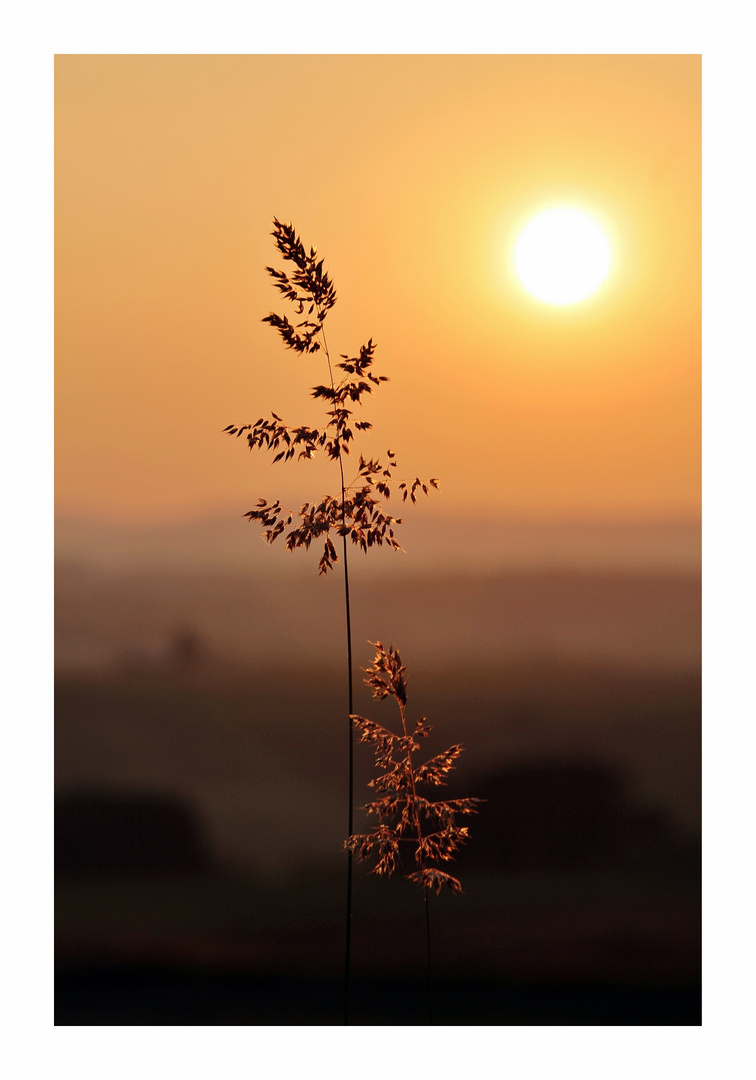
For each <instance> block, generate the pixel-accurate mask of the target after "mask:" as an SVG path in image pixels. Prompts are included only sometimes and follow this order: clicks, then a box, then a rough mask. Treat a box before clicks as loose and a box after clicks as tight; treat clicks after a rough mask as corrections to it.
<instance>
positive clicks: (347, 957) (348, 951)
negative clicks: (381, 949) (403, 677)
mask: <svg viewBox="0 0 756 1080" xmlns="http://www.w3.org/2000/svg"><path fill="white" fill-rule="evenodd" d="M318 318H319V321H320V332H321V334H322V336H323V349H324V351H325V354H326V360H327V361H328V374H329V376H330V379H331V389H332V390H333V389H334V388H335V383H334V380H333V368H332V366H331V354H330V352H329V351H328V342H327V340H326V334H325V327H324V326H323V315H322V314H321V312H320V310H318ZM339 472H340V474H341V525H342V529H343V536H342V540H343V542H344V600H345V603H346V634H347V673H348V684H349V713H348V716H347V722H348V724H349V812H348V821H349V826H348V831H347V836H351V835H352V834H353V832H354V726H353V724H352V713H353V712H354V687H353V676H352V614H351V605H350V601H349V559H348V556H347V535H346V505H345V504H346V487H345V484H344V461H343V458H342V456H341V446H340V445H339ZM352 876H353V859H352V851H351V848H350V849H349V850H348V852H347V901H346V942H345V949H344V1024H345V1025H347V1024H348V1023H349V984H350V976H351V966H352Z"/></svg>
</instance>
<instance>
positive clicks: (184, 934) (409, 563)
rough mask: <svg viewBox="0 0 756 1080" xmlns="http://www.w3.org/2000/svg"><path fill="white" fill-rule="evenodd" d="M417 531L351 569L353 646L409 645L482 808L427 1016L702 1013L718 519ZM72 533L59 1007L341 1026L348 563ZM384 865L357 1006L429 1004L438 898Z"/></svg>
mask: <svg viewBox="0 0 756 1080" xmlns="http://www.w3.org/2000/svg"><path fill="white" fill-rule="evenodd" d="M422 517H423V515H418V519H420V518H422ZM402 542H403V544H404V545H405V546H406V548H407V552H406V554H400V555H394V554H391V553H383V552H378V553H375V555H374V553H372V552H371V555H370V558H369V560H363V559H362V558H361V557H360V556H359V555H357V557H356V558H355V559H354V561H353V562H352V563H350V570H351V577H352V592H353V596H352V601H353V612H354V618H353V639H354V647H355V663H356V665H357V666H364V665H366V664H367V663H368V662H369V661H370V659H371V658H372V651H371V649H370V646H369V645H368V644H367V639H374V640H375V639H376V638H380V639H381V640H383V641H386V642H387V641H393V642H394V643H396V644H397V645H398V646H399V647H400V649H401V651H402V655H403V658H404V661H405V663H406V664H407V665H408V675H409V711H410V717H412V716H413V715H414V716H419V715H421V714H422V715H427V717H428V718H429V720H430V722H431V723H432V724H433V725H434V728H435V731H434V732H433V735H432V736H431V739H430V740H429V747H428V749H429V753H434V752H438V751H440V750H442V749H444V748H445V747H446V746H447V745H449V744H451V743H454V742H461V743H463V744H464V746H465V747H466V750H465V753H464V754H463V755H462V758H461V759H460V762H459V767H458V769H457V770H456V772H455V773H454V774H453V778H452V782H451V784H450V788H449V794H450V796H451V797H454V796H471V795H476V796H478V797H481V798H484V799H486V800H487V801H486V803H485V804H484V805H483V806H482V807H481V811H480V814H479V816H478V817H477V818H475V819H473V821H472V824H471V841H470V843H469V846H468V847H467V848H465V850H464V851H463V852H462V854H461V856H460V858H459V860H458V862H457V864H456V865H457V867H458V871H459V876H460V878H461V880H462V885H463V889H464V894H463V895H462V896H461V897H452V896H445V895H442V896H441V897H439V898H437V899H436V898H435V897H434V898H433V904H432V919H433V928H434V930H433V933H434V972H435V977H436V999H437V1022H439V1023H446V1024H643V1025H649V1024H699V1023H700V769H701V754H700V749H701V745H700V744H701V731H700V696H701V695H700V617H701V610H700V527H699V526H698V525H697V524H696V523H680V522H672V523H667V524H658V523H655V524H654V523H651V524H648V525H638V524H635V525H632V526H621V525H613V526H609V525H595V524H563V525H539V524H534V523H530V524H523V523H512V522H509V523H508V522H502V521H473V522H466V523H464V524H462V523H460V521H459V519H457V520H455V521H444V520H443V519H442V518H436V519H430V520H429V519H428V518H427V516H425V517H424V520H423V521H422V522H420V523H419V524H416V523H415V521H414V519H413V520H412V521H410V522H408V524H407V526H406V527H405V531H404V532H403V534H402ZM56 549H57V558H58V564H57V569H56V920H57V927H56V938H57V945H56V948H57V972H58V974H57V992H56V1023H58V1024H74V1025H91V1024H192V1025H197V1024H338V1023H340V1022H341V1008H342V1004H341V993H342V990H341V974H342V966H343V933H344V927H343V918H344V885H345V877H346V864H345V857H344V855H343V853H342V845H343V840H344V839H345V831H346V766H347V739H346V729H347V720H346V712H347V700H346V671H345V649H344V625H343V589H342V582H341V580H340V577H339V574H338V572H337V574H336V575H330V576H329V577H328V578H325V579H324V578H320V579H319V578H318V577H317V573H316V570H315V561H316V557H315V558H313V557H312V556H313V555H314V552H313V553H311V554H310V557H307V556H303V557H297V556H291V555H288V554H287V553H285V552H284V551H283V550H282V549H281V550H278V548H277V547H273V548H268V547H267V546H266V545H265V544H263V543H262V542H261V541H260V540H259V539H258V536H257V532H256V530H255V529H254V528H252V527H250V526H248V525H247V524H246V522H242V521H240V520H239V518H238V514H237V515H236V516H233V515H228V516H227V517H214V518H207V519H204V520H203V519H198V520H197V521H194V522H188V523H186V522H185V523H182V524H180V525H163V526H160V527H158V526H152V527H149V528H148V527H146V526H143V527H140V528H135V527H131V528H129V529H126V528H119V527H116V526H114V525H105V524H103V523H91V522H89V523H88V522H84V521H77V520H74V519H67V520H63V521H60V522H59V524H58V526H57V531H56ZM355 707H356V710H357V711H358V712H360V713H362V714H364V715H368V716H371V717H375V718H376V719H382V720H383V722H385V723H387V724H389V723H392V722H393V720H394V717H393V716H392V715H391V712H390V709H389V707H388V706H384V704H383V703H375V702H373V701H372V700H371V699H370V697H369V694H368V692H367V690H366V689H365V688H364V687H363V686H362V684H361V683H358V684H357V688H356V696H355ZM356 763H357V774H356V802H357V804H358V805H359V804H361V803H362V802H363V801H366V799H367V797H368V789H367V787H366V784H367V781H368V779H369V778H370V775H371V766H372V755H371V753H370V752H369V750H368V749H367V748H366V747H361V746H358V747H357V748H356ZM356 827H357V829H358V830H359V829H360V828H361V827H362V822H361V820H360V815H359V813H358V814H357V819H356ZM367 869H368V868H366V867H362V866H357V867H356V869H355V897H354V919H353V972H354V1006H353V1022H354V1023H356V1024H415V1023H420V1024H421V1023H424V1022H425V1018H424V1017H425V1013H424V1002H425V987H424V982H423V975H424V964H425V953H424V937H423V934H424V922H423V919H424V914H423V905H422V893H421V892H420V890H418V889H416V888H414V887H412V886H410V885H409V884H408V883H407V882H405V881H403V880H401V879H400V877H399V875H395V876H394V878H392V879H389V880H386V881H384V880H379V879H377V878H376V877H375V876H371V875H369V874H368V873H367Z"/></svg>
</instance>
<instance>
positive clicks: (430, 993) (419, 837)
mask: <svg viewBox="0 0 756 1080" xmlns="http://www.w3.org/2000/svg"><path fill="white" fill-rule="evenodd" d="M398 705H399V713H400V714H401V718H402V731H403V732H404V737H405V739H406V738H408V733H407V712H406V707H405V706H404V705H403V704H402V702H401V701H398ZM407 770H408V772H409V778H410V789H411V791H412V814H413V817H414V820H415V830H416V832H417V842H418V853H419V855H420V869H421V871H423V874H424V873H425V859H424V858H423V856H422V843H423V829H422V826H421V824H420V814H419V813H418V811H417V789H416V788H415V770H414V769H413V768H412V750H408V751H407ZM423 893H424V894H425V941H426V946H427V952H428V1017H429V1020H430V1023H431V1025H432V1024H433V967H432V964H431V932H430V904H429V903H428V886H427V885H423Z"/></svg>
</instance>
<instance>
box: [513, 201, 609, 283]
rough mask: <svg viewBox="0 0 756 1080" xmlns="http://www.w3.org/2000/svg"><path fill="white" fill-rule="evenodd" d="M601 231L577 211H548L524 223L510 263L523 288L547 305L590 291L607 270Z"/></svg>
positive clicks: (607, 246) (607, 253)
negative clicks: (512, 261)
mask: <svg viewBox="0 0 756 1080" xmlns="http://www.w3.org/2000/svg"><path fill="white" fill-rule="evenodd" d="M610 262H611V251H610V248H609V241H608V240H607V238H606V237H605V236H604V234H603V232H602V231H601V229H600V228H599V226H598V225H597V224H596V222H595V221H593V219H592V218H589V217H588V216H587V215H586V214H583V213H581V212H580V211H579V210H568V209H560V210H547V211H546V212H545V213H543V214H539V216H538V217H536V218H533V220H532V221H531V222H530V223H529V224H528V225H526V226H525V228H524V229H523V231H522V233H521V234H520V238H519V240H518V241H517V247H516V249H515V266H516V267H517V273H518V275H519V278H520V281H521V282H522V283H523V285H524V286H525V288H526V289H527V290H528V292H531V293H532V294H533V295H534V296H536V297H537V298H538V299H539V300H545V301H546V302H547V303H549V304H574V303H575V301H577V300H582V299H584V297H586V296H590V295H591V293H593V292H595V291H596V289H597V288H598V287H599V285H600V284H601V283H602V281H603V280H604V278H605V277H606V275H607V273H608V272H609V264H610Z"/></svg>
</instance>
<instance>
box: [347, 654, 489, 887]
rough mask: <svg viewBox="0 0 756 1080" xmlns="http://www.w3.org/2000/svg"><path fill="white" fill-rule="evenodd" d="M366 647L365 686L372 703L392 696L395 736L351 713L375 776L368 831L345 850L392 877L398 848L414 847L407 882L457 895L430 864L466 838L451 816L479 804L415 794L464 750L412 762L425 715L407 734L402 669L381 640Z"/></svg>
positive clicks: (436, 782) (441, 778)
mask: <svg viewBox="0 0 756 1080" xmlns="http://www.w3.org/2000/svg"><path fill="white" fill-rule="evenodd" d="M371 644H372V645H374V647H375V649H376V655H375V658H374V660H373V663H372V665H371V666H370V667H369V668H365V669H364V670H365V672H366V677H365V679H364V682H365V684H366V686H368V687H370V689H371V690H372V693H373V697H374V698H375V699H376V700H379V701H380V700H382V699H385V698H387V697H393V698H394V700H395V701H396V703H397V705H398V707H399V714H400V719H401V733H400V734H397V733H396V732H393V731H390V730H389V729H388V728H386V727H384V726H383V725H382V724H378V723H376V722H375V721H374V720H369V719H367V718H366V717H364V716H358V715H353V716H352V721H353V723H354V725H355V728H356V729H357V730H358V731H359V733H360V742H365V743H371V744H372V747H373V753H374V755H375V765H376V769H377V770H378V775H377V776H375V777H374V778H373V779H372V780H370V782H369V786H370V787H371V788H372V789H373V790H374V791H375V792H376V793H378V794H379V798H376V799H374V800H373V801H371V802H369V803H367V804H366V805H365V806H364V807H362V809H363V810H365V811H366V812H367V814H368V816H369V817H373V818H374V819H375V820H376V826H375V828H374V829H373V830H372V831H371V832H367V833H361V834H356V835H353V836H350V837H349V839H348V840H347V841H345V844H346V847H347V849H348V850H350V851H352V852H353V853H354V854H355V855H356V856H357V858H358V859H360V860H365V859H368V858H370V857H371V856H375V857H376V862H375V865H374V866H373V869H372V870H371V873H374V874H379V875H381V874H393V872H394V871H395V870H396V869H397V868H398V867H399V866H400V865H401V861H402V860H401V856H400V845H402V844H403V843H404V844H406V845H413V846H414V849H415V850H414V862H415V866H416V869H415V870H414V871H413V872H412V873H410V874H407V875H406V876H407V877H408V879H409V880H410V881H413V882H415V883H416V884H418V885H422V886H423V888H424V889H425V890H426V892H427V890H433V891H434V892H436V893H439V892H440V891H441V890H442V889H443V888H444V887H447V888H449V889H450V890H451V891H452V892H461V891H462V887H461V885H460V882H459V880H458V879H457V878H455V877H453V876H452V875H451V874H449V873H447V872H446V871H445V870H443V869H441V867H440V866H439V865H433V864H439V863H448V862H450V861H451V860H452V859H453V858H454V855H455V853H456V852H457V851H458V849H459V846H460V844H463V843H464V842H465V841H466V840H467V839H468V829H467V826H464V825H457V823H456V818H457V815H467V814H474V813H477V804H478V802H480V800H479V799H436V800H431V799H428V798H425V797H424V796H422V795H420V794H418V788H419V787H420V786H422V785H426V786H429V787H441V786H444V785H445V784H446V781H447V777H448V775H449V773H450V772H451V770H452V769H453V768H454V765H455V762H456V760H457V758H458V757H459V755H460V754H461V753H462V752H463V749H464V748H463V747H462V746H460V745H459V744H458V743H455V744H454V745H453V746H450V747H449V748H448V749H447V750H444V751H443V753H440V754H436V755H435V756H434V757H432V758H430V759H429V760H427V761H425V762H423V763H422V764H417V765H416V764H415V761H414V758H413V755H414V754H415V753H416V752H417V751H418V750H419V749H420V747H421V744H420V742H419V740H420V739H425V738H427V737H428V735H429V734H430V732H431V731H432V727H431V725H430V724H429V723H428V721H427V720H426V718H425V717H424V716H423V717H421V718H420V719H419V720H417V721H415V723H414V725H413V726H412V728H411V729H410V728H409V727H408V724H407V677H406V667H405V666H404V664H402V660H401V656H400V655H399V651H398V649H396V648H394V646H393V645H389V646H388V647H386V646H384V645H383V644H382V643H381V642H380V641H374V642H371Z"/></svg>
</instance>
